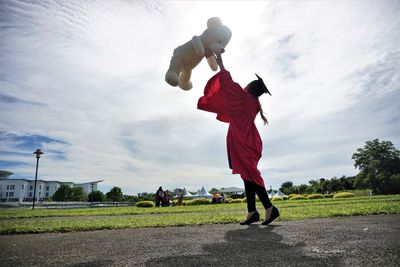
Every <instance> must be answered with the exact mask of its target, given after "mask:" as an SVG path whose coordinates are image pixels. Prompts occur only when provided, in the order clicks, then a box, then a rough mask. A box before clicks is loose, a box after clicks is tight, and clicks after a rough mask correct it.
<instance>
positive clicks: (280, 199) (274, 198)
mask: <svg viewBox="0 0 400 267" xmlns="http://www.w3.org/2000/svg"><path fill="white" fill-rule="evenodd" d="M271 200H272V201H283V197H273V198H272V199H271Z"/></svg>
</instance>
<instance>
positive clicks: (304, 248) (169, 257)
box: [0, 215, 400, 267]
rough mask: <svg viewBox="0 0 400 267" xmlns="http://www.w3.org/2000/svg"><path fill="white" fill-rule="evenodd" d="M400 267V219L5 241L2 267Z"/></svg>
mask: <svg viewBox="0 0 400 267" xmlns="http://www.w3.org/2000/svg"><path fill="white" fill-rule="evenodd" d="M345 265H347V266H385V267H386V266H400V215H379V216H360V217H340V218H329V219H314V220H306V221H295V222H274V223H273V226H261V225H257V224H256V225H254V226H240V225H238V224H228V225H205V226H191V227H172V228H149V229H130V230H104V231H93V232H75V233H64V234H34V235H14V236H12V235H10V236H0V266H345Z"/></svg>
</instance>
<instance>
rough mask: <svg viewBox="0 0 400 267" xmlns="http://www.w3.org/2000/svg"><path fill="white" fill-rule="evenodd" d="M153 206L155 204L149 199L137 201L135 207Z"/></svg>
mask: <svg viewBox="0 0 400 267" xmlns="http://www.w3.org/2000/svg"><path fill="white" fill-rule="evenodd" d="M155 206H156V205H154V202H153V201H149V200H145V201H139V202H138V203H136V207H138V208H152V207H155Z"/></svg>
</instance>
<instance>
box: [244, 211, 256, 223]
mask: <svg viewBox="0 0 400 267" xmlns="http://www.w3.org/2000/svg"><path fill="white" fill-rule="evenodd" d="M259 220H260V213H258V211H255V212H254V213H253V214H252V215H251V216H250V218H249V219H247V220H245V221H243V222H240V224H241V225H249V224H252V223H253V222H258V221H259Z"/></svg>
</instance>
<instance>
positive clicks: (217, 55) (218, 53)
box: [214, 49, 225, 70]
mask: <svg viewBox="0 0 400 267" xmlns="http://www.w3.org/2000/svg"><path fill="white" fill-rule="evenodd" d="M223 52H225V50H224V49H222V50H221V51H219V52H217V53H215V56H214V57H215V60H216V61H217V64H218V66H219V68H220V69H221V70H224V69H225V67H224V63H223V62H222V56H221V54H222V53H223Z"/></svg>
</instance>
